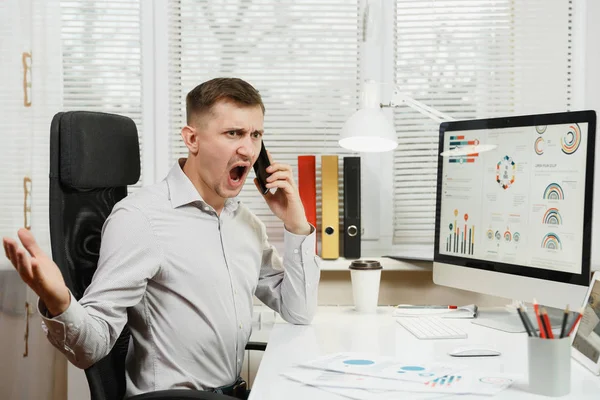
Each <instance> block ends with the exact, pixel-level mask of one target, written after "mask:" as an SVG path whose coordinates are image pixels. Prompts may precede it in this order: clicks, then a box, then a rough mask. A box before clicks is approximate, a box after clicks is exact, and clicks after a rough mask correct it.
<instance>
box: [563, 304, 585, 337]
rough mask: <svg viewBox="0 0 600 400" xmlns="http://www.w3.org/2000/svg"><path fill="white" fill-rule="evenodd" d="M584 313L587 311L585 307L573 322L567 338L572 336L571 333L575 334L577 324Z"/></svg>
mask: <svg viewBox="0 0 600 400" xmlns="http://www.w3.org/2000/svg"><path fill="white" fill-rule="evenodd" d="M584 311H585V307H582V308H581V311H579V314H578V315H577V318H575V321H573V323H572V324H571V327H570V328H569V333H567V336H571V333H573V331H574V330H575V327H576V326H577V323H578V322H579V320H580V319H581V317H582V316H583V312H584Z"/></svg>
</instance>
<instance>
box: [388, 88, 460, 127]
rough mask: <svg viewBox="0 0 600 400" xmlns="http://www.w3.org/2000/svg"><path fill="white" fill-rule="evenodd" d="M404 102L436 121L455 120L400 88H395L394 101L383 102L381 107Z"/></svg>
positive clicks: (394, 105)
mask: <svg viewBox="0 0 600 400" xmlns="http://www.w3.org/2000/svg"><path fill="white" fill-rule="evenodd" d="M402 104H406V105H408V106H410V107H411V108H414V109H415V110H417V111H418V112H420V113H421V114H423V115H425V116H427V117H429V118H431V119H433V120H434V121H436V122H444V121H454V118H452V117H450V116H448V115H446V114H444V113H442V112H440V111H438V110H436V109H435V108H432V107H429V106H428V105H426V104H423V103H421V102H420V101H417V100H415V99H413V98H412V97H409V96H407V95H405V94H402V93H400V91H399V90H398V89H396V90H394V95H393V96H392V101H390V104H381V107H399V106H401V105H402Z"/></svg>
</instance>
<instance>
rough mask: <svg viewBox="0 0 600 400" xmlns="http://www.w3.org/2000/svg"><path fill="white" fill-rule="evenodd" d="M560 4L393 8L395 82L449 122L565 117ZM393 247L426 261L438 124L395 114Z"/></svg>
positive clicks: (455, 1)
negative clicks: (420, 253) (421, 254)
mask: <svg viewBox="0 0 600 400" xmlns="http://www.w3.org/2000/svg"><path fill="white" fill-rule="evenodd" d="M572 16H573V5H572V2H571V1H567V0H552V1H547V0H527V1H525V0H517V1H514V0H505V1H493V2H490V1H483V0H437V1H435V2H422V1H408V0H398V1H397V2H396V10H395V65H394V70H395V82H396V85H398V88H399V90H400V91H401V92H403V93H405V94H406V95H408V96H410V97H413V98H414V99H416V100H419V101H421V102H423V103H425V104H427V105H429V106H432V107H434V108H436V109H437V110H439V111H442V112H444V113H445V114H447V115H449V116H451V117H453V118H455V119H474V118H488V117H499V116H505V115H518V114H531V113H538V112H559V111H567V110H568V109H569V107H570V104H571V98H572V93H571V77H572V76H571V64H572V62H571V59H572V52H573V51H572V42H571V39H572V38H571V28H572V26H573V20H572ZM394 122H395V127H396V131H397V133H398V140H399V146H398V148H397V149H396V150H395V153H394V244H395V245H399V247H402V246H407V247H412V248H415V247H418V246H419V245H422V248H424V249H426V250H425V252H426V253H428V255H432V254H433V240H434V222H435V195H436V179H437V156H438V138H439V125H438V124H437V123H435V122H434V121H433V120H430V119H428V118H427V117H425V116H423V115H421V114H419V113H418V112H416V111H414V110H413V109H411V108H409V107H406V106H403V107H402V108H396V109H395V110H394Z"/></svg>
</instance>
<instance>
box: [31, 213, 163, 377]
mask: <svg viewBox="0 0 600 400" xmlns="http://www.w3.org/2000/svg"><path fill="white" fill-rule="evenodd" d="M162 260H163V254H162V252H161V250H160V248H159V246H158V242H157V240H156V237H155V236H154V233H153V231H152V227H151V225H150V223H149V221H148V220H147V219H146V217H145V216H144V215H143V213H142V212H141V211H140V210H138V209H136V208H127V207H124V206H120V205H118V204H117V206H115V209H114V210H113V212H112V213H111V215H110V216H109V217H108V219H107V220H106V222H105V224H104V226H103V228H102V240H101V247H100V257H99V260H98V267H97V269H96V272H95V273H94V277H93V278H92V282H91V283H90V285H89V286H88V288H87V289H86V291H85V293H84V295H83V297H82V298H81V299H80V300H79V301H75V299H74V298H73V297H72V296H71V304H70V305H69V307H68V308H67V310H65V311H64V312H63V313H62V314H60V315H58V316H56V317H54V318H49V317H48V313H47V309H46V306H45V305H44V304H43V302H42V301H41V300H40V301H39V302H38V310H39V312H40V315H41V316H42V320H43V322H42V325H43V328H44V330H45V331H46V335H47V337H48V340H49V341H50V343H52V344H53V345H54V346H55V347H56V348H57V349H58V350H59V351H61V352H62V353H63V354H65V355H66V356H67V358H68V359H69V361H71V362H72V363H73V364H74V365H75V366H77V367H79V368H88V367H90V366H91V365H93V364H94V363H95V362H97V361H99V360H101V359H102V358H104V357H105V356H106V355H107V354H108V353H109V352H110V350H111V349H112V347H113V345H114V344H115V342H116V340H117V339H118V337H119V335H120V334H121V331H122V330H123V327H124V326H125V324H126V323H127V309H128V308H129V307H133V306H135V305H136V304H138V303H139V302H140V300H142V298H143V296H144V293H145V291H146V285H147V282H148V280H149V279H152V277H153V276H155V275H156V274H157V273H158V271H159V270H160V264H161V261H162Z"/></svg>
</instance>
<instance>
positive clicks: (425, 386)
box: [282, 367, 516, 399]
mask: <svg viewBox="0 0 600 400" xmlns="http://www.w3.org/2000/svg"><path fill="white" fill-rule="evenodd" d="M282 375H284V376H285V377H287V378H289V379H292V380H294V381H298V382H301V383H304V384H306V385H309V386H315V387H319V388H323V389H325V388H338V389H345V390H347V391H350V390H353V391H354V392H347V394H352V395H354V396H356V397H354V396H352V395H350V396H348V397H352V398H359V399H371V398H373V399H381V398H389V399H392V398H397V397H399V395H400V394H401V393H405V392H411V393H424V394H444V393H445V394H480V395H495V394H497V393H499V392H501V391H502V390H504V389H506V388H508V387H509V386H510V385H511V384H512V383H513V381H514V380H515V378H516V377H515V376H513V375H508V374H498V373H493V374H487V373H479V372H473V371H463V372H461V373H458V374H452V375H446V376H443V377H438V378H436V379H433V380H431V381H428V382H425V383H419V382H406V381H398V380H393V379H381V378H375V377H368V376H359V375H352V374H345V373H342V372H333V371H323V370H316V369H309V368H302V367H296V368H293V369H290V370H288V371H286V372H284V373H282ZM340 394H342V393H340ZM347 394H346V395H347Z"/></svg>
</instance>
